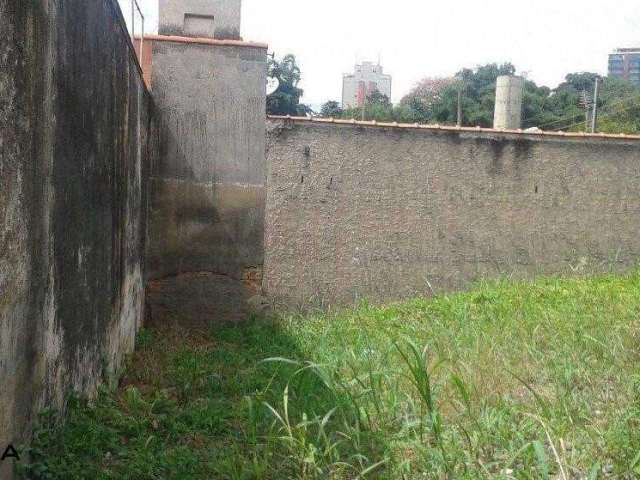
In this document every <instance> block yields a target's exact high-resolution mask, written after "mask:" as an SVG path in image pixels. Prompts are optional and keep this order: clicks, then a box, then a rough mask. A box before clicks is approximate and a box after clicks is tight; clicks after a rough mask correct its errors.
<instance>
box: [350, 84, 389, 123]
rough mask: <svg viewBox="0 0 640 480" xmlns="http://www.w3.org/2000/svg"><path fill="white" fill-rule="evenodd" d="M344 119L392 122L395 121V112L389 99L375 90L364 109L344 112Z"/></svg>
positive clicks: (368, 97) (368, 96)
mask: <svg viewBox="0 0 640 480" xmlns="http://www.w3.org/2000/svg"><path fill="white" fill-rule="evenodd" d="M342 117H343V118H357V119H359V120H361V119H364V120H367V121H370V120H376V121H378V122H390V121H394V120H395V112H394V108H393V105H392V104H391V101H390V100H389V97H387V96H386V95H384V94H383V93H380V92H379V91H378V90H375V91H374V92H372V93H371V94H369V95H367V99H366V101H365V106H364V108H358V107H356V108H351V109H347V110H345V111H344V112H343V114H342ZM363 117H364V118H363Z"/></svg>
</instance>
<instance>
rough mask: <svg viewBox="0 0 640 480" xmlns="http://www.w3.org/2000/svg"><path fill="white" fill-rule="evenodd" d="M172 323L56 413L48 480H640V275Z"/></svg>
mask: <svg viewBox="0 0 640 480" xmlns="http://www.w3.org/2000/svg"><path fill="white" fill-rule="evenodd" d="M173 320H174V321H171V322H170V323H171V326H167V327H164V328H159V329H158V328H156V329H150V330H146V331H144V332H143V333H142V334H141V336H140V340H139V348H138V353H137V354H136V355H135V356H134V357H133V359H132V361H131V365H130V368H129V370H128V372H127V374H126V377H125V378H124V380H123V382H122V384H121V387H120V389H118V390H117V391H115V392H106V391H105V392H103V393H102V394H101V395H100V397H99V399H98V400H97V401H96V402H94V403H93V404H92V405H86V404H84V403H83V402H80V401H74V402H73V403H74V404H73V407H72V408H71V411H70V414H69V417H68V420H67V423H66V425H65V426H64V427H62V428H59V427H54V426H49V425H48V421H47V417H46V416H44V417H43V426H42V428H41V429H40V430H39V431H38V433H37V436H36V441H35V445H34V447H35V448H34V451H33V452H32V455H33V460H32V462H33V463H32V464H31V465H30V467H29V470H30V471H31V475H32V477H33V478H55V479H73V478H90V479H131V480H142V479H263V478H264V479H278V480H280V479H288V478H291V479H308V478H309V479H310V478H322V479H324V478H330V479H331V478H332V479H352V478H389V479H403V478H404V479H441V478H451V479H466V478H505V479H506V478H532V479H541V478H542V479H543V478H558V479H564V478H566V479H576V478H585V479H588V478H622V479H625V478H628V479H632V478H640V475H639V474H640V274H638V273H634V274H632V275H629V276H624V277H619V276H605V277H599V278H592V279H573V280H557V279H547V280H540V281H538V282H535V283H518V284H513V283H507V282H504V283H498V284H490V285H481V286H479V287H478V288H477V289H475V290H474V291H471V292H469V293H464V294H457V295H447V296H440V297H438V298H435V299H419V300H415V301H410V302H406V303H402V304H397V305H391V306H387V307H381V308H378V307H372V306H367V305H362V306H360V307H359V308H357V309H354V310H350V311H343V312H339V313H334V314H318V315H316V316H314V315H311V316H305V317H296V316H291V317H286V318H280V319H277V320H273V319H272V320H254V321H250V322H249V323H247V324H245V325H241V326H238V325H235V326H229V327H219V326H217V327H211V328H209V329H207V328H204V327H203V328H202V329H201V331H194V329H193V328H190V329H188V330H185V329H182V328H181V327H180V324H181V322H180V319H179V318H176V319H173ZM206 320H207V319H203V325H206Z"/></svg>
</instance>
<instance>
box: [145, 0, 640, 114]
mask: <svg viewBox="0 0 640 480" xmlns="http://www.w3.org/2000/svg"><path fill="white" fill-rule="evenodd" d="M139 2H140V3H141V6H142V8H143V9H144V10H145V13H146V15H147V16H148V18H149V23H150V24H151V30H154V29H155V28H157V8H158V7H157V2H158V0H139ZM242 21H243V23H242V36H243V37H244V39H245V40H255V41H262V42H266V43H268V44H269V45H270V51H273V52H275V53H276V55H277V56H282V55H283V54H286V53H293V54H295V55H296V57H297V58H298V61H299V64H300V67H301V69H302V73H303V83H302V87H303V88H304V89H305V96H304V101H305V102H306V103H309V104H312V105H318V104H320V103H323V102H324V101H326V100H330V99H335V100H340V97H341V88H342V74H343V73H346V72H349V71H351V70H352V69H353V64H354V63H356V61H362V60H373V61H377V59H378V55H379V56H380V58H381V60H382V65H383V66H384V68H385V71H386V72H387V73H390V74H392V75H393V100H394V101H398V100H399V99H400V98H401V97H402V95H403V94H405V93H406V92H407V91H408V90H409V89H410V88H411V87H412V85H414V83H415V82H416V81H418V80H420V79H421V78H423V77H425V76H446V75H452V74H454V73H455V72H456V71H458V70H459V69H460V68H461V67H473V66H475V65H478V64H484V63H487V62H502V61H511V62H513V63H514V64H515V65H516V67H517V68H518V70H519V71H520V72H528V75H529V78H531V79H532V80H534V81H536V82H537V83H541V84H545V85H549V86H555V85H557V84H558V83H559V82H560V81H562V79H563V77H564V76H565V75H566V74H567V73H568V72H575V71H584V70H588V71H596V72H600V73H606V66H607V54H608V53H609V52H610V50H612V49H613V48H615V47H623V46H640V0H609V1H602V0H535V1H533V0H532V1H529V0H458V1H451V0H449V1H434V0H391V1H387V0H385V1H383V0H243V18H242Z"/></svg>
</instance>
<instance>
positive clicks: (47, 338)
mask: <svg viewBox="0 0 640 480" xmlns="http://www.w3.org/2000/svg"><path fill="white" fill-rule="evenodd" d="M0 72H2V74H0V183H1V185H0V382H1V387H0V446H6V445H7V444H8V443H9V442H12V443H14V444H16V445H18V444H20V443H21V442H22V441H25V440H28V435H29V428H30V425H31V422H32V421H33V420H34V419H35V417H36V414H37V413H38V411H39V410H40V409H42V408H45V407H48V408H54V409H59V408H61V407H63V399H64V397H65V394H66V393H67V392H68V391H69V390H76V391H77V392H79V393H80V394H88V395H91V394H92V393H94V392H95V389H96V387H97V385H99V384H100V383H101V382H102V381H103V380H106V379H110V378H112V376H113V374H114V373H115V372H116V371H117V370H118V369H119V367H120V365H121V363H122V360H123V356H124V354H125V353H127V352H130V351H131V350H132V349H133V346H134V340H135V333H136V330H137V328H138V327H139V326H140V323H141V318H142V315H143V304H144V286H143V253H144V242H145V236H146V232H145V228H144V224H145V222H146V205H147V188H146V182H145V181H144V180H143V179H144V178H147V177H148V176H149V163H150V162H151V161H152V158H153V156H154V151H155V150H154V149H155V148H156V147H155V146H156V145H157V142H155V140H154V138H155V136H154V135H155V133H154V132H155V130H154V127H153V105H152V101H151V98H150V96H149V95H148V93H147V92H146V90H145V87H144V84H143V82H142V77H141V71H140V70H139V67H138V64H137V62H136V60H135V56H134V52H133V49H132V45H131V42H130V40H129V37H128V34H127V32H126V27H125V26H124V20H123V19H122V17H121V14H120V11H119V8H118V6H117V4H116V2H115V1H112V0H105V1H95V2H93V1H92V2H86V1H84V0H66V1H65V2H50V1H45V0H41V1H37V0H34V1H28V2H27V1H19V2H16V1H13V0H0ZM10 463H11V462H7V461H5V462H2V464H1V465H0V477H1V478H3V479H4V478H8V477H9V475H10V469H11V465H10Z"/></svg>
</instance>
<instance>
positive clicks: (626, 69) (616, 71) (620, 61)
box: [609, 48, 640, 86]
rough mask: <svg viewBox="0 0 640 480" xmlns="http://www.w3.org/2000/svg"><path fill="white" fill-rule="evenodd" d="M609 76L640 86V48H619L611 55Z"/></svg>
mask: <svg viewBox="0 0 640 480" xmlns="http://www.w3.org/2000/svg"><path fill="white" fill-rule="evenodd" d="M609 76H610V77H617V78H624V79H625V80H629V81H630V82H632V83H634V84H636V85H639V86H640V48H618V49H616V50H615V51H614V52H613V53H612V54H611V55H609Z"/></svg>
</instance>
